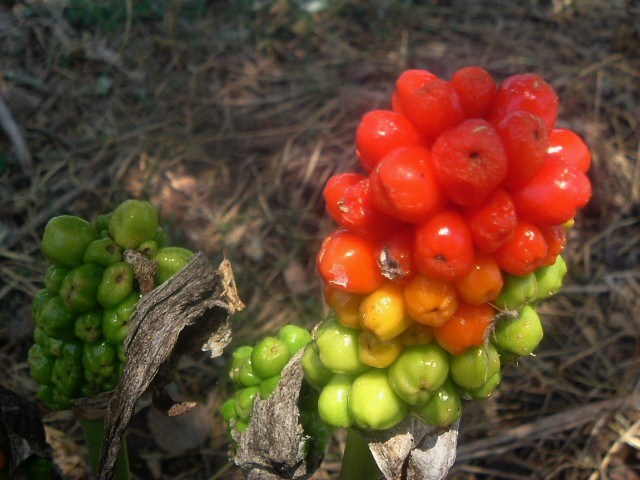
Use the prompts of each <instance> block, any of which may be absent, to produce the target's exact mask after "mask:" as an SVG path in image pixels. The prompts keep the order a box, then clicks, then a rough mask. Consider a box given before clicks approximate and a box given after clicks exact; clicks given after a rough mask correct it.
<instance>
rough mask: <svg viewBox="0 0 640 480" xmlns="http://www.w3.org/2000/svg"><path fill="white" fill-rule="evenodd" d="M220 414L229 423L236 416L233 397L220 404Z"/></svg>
mask: <svg viewBox="0 0 640 480" xmlns="http://www.w3.org/2000/svg"><path fill="white" fill-rule="evenodd" d="M220 414H221V415H222V418H223V419H224V421H225V422H227V423H229V422H230V421H231V419H232V418H235V416H236V401H235V400H234V399H233V398H229V399H227V400H226V401H225V402H224V403H223V404H222V405H221V406H220Z"/></svg>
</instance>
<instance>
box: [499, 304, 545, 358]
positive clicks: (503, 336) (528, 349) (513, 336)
mask: <svg viewBox="0 0 640 480" xmlns="http://www.w3.org/2000/svg"><path fill="white" fill-rule="evenodd" d="M542 336H543V331H542V324H541V323H540V317H538V314H537V313H536V311H535V309H534V308H533V307H531V306H530V305H526V306H524V307H523V308H521V309H520V310H519V311H518V315H517V316H516V317H512V318H503V319H501V320H500V321H499V322H498V324H497V325H496V328H495V330H494V332H493V341H494V342H495V344H496V347H497V348H499V349H500V351H505V352H510V353H514V354H516V355H520V356H525V355H530V354H531V353H532V352H533V351H534V350H535V348H536V347H537V346H538V344H539V343H540V341H541V340H542Z"/></svg>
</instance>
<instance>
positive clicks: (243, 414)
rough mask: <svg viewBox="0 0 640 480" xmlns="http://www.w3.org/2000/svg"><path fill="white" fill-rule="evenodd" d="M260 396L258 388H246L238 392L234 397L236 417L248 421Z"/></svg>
mask: <svg viewBox="0 0 640 480" xmlns="http://www.w3.org/2000/svg"><path fill="white" fill-rule="evenodd" d="M258 394H259V390H258V387H246V388H241V389H240V390H238V391H237V392H236V394H235V396H234V400H235V404H236V416H237V417H238V419H240V420H245V421H248V420H249V417H250V416H251V410H253V404H254V402H255V400H256V397H257V396H258Z"/></svg>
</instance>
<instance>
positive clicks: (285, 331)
mask: <svg viewBox="0 0 640 480" xmlns="http://www.w3.org/2000/svg"><path fill="white" fill-rule="evenodd" d="M278 338H279V339H280V340H282V341H283V342H284V343H286V344H287V348H288V349H289V355H291V356H293V355H295V354H296V353H297V352H298V350H300V349H301V348H303V347H304V346H305V345H306V344H307V343H309V342H310V341H311V340H312V337H311V333H309V331H308V330H306V329H304V328H302V327H298V326H297V325H285V326H284V327H282V328H281V329H280V331H279V332H278Z"/></svg>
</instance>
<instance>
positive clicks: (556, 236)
mask: <svg viewBox="0 0 640 480" xmlns="http://www.w3.org/2000/svg"><path fill="white" fill-rule="evenodd" d="M540 231H541V232H542V236H543V237H544V240H545V241H546V242H547V247H548V250H547V255H546V256H545V257H544V259H543V260H542V262H540V265H542V266H545V265H553V264H554V263H555V261H556V258H557V257H558V255H560V254H561V253H562V250H563V249H564V246H565V245H566V243H567V230H566V229H565V228H564V226H562V225H553V226H551V227H541V228H540Z"/></svg>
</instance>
